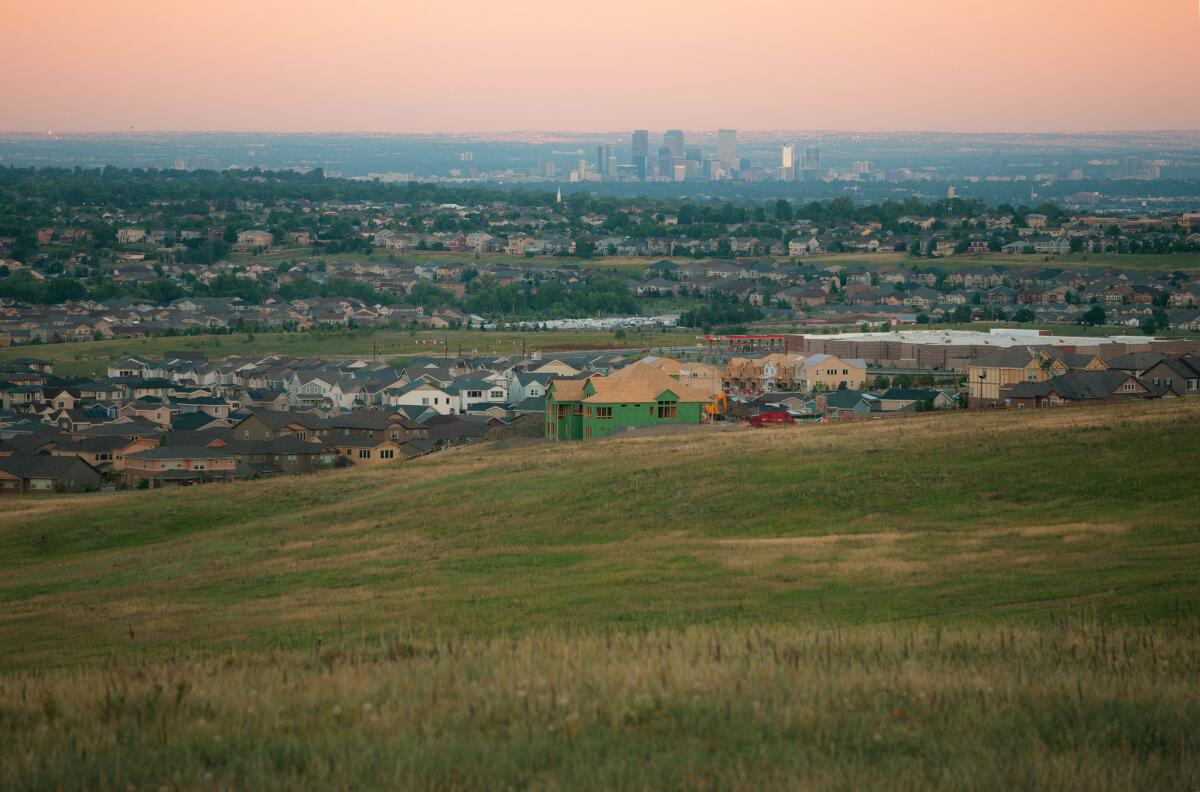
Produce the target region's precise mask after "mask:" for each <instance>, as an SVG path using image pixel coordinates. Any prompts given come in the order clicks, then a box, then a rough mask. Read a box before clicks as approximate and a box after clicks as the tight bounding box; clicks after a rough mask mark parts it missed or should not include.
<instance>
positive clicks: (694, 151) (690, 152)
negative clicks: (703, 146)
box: [683, 146, 704, 162]
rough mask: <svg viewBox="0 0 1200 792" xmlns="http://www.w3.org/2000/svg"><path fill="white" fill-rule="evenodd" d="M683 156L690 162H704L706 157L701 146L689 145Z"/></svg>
mask: <svg viewBox="0 0 1200 792" xmlns="http://www.w3.org/2000/svg"><path fill="white" fill-rule="evenodd" d="M683 158H684V159H686V160H688V161H689V162H702V161H703V160H704V157H703V156H702V155H701V153H700V147H699V146H688V149H687V152H685V153H684V155H683Z"/></svg>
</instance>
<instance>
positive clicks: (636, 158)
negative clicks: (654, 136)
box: [633, 129, 650, 179]
mask: <svg viewBox="0 0 1200 792" xmlns="http://www.w3.org/2000/svg"><path fill="white" fill-rule="evenodd" d="M633 167H634V168H636V169H637V177H638V178H639V179H645V178H646V177H647V176H649V175H650V133H649V132H647V131H646V130H644V129H635V130H633Z"/></svg>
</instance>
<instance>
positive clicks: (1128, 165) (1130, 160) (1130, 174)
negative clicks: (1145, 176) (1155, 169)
mask: <svg viewBox="0 0 1200 792" xmlns="http://www.w3.org/2000/svg"><path fill="white" fill-rule="evenodd" d="M1145 168H1146V163H1144V162H1142V158H1141V157H1126V158H1125V171H1124V173H1123V175H1124V176H1125V178H1126V179H1140V178H1141V177H1142V171H1143V170H1145Z"/></svg>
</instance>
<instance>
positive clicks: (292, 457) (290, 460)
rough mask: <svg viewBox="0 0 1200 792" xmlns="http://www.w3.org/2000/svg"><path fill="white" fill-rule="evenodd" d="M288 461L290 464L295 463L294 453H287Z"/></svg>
mask: <svg viewBox="0 0 1200 792" xmlns="http://www.w3.org/2000/svg"><path fill="white" fill-rule="evenodd" d="M288 463H289V464H292V465H294V464H296V455H295V454H288Z"/></svg>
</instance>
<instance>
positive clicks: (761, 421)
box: [749, 411, 796, 426]
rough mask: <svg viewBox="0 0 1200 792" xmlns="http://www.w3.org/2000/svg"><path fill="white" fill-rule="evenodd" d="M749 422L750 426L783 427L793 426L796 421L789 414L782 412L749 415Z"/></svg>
mask: <svg viewBox="0 0 1200 792" xmlns="http://www.w3.org/2000/svg"><path fill="white" fill-rule="evenodd" d="M749 421H750V425H751V426H783V425H795V423H796V419H795V418H793V417H792V416H791V413H786V412H782V411H780V412H765V413H759V414H758V415H751V416H750V418H749Z"/></svg>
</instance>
